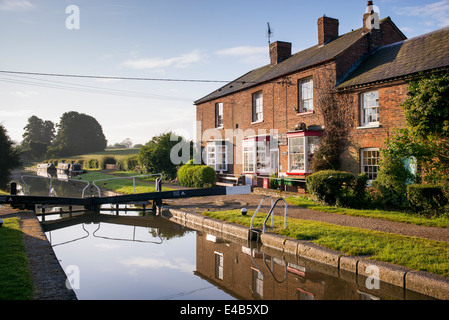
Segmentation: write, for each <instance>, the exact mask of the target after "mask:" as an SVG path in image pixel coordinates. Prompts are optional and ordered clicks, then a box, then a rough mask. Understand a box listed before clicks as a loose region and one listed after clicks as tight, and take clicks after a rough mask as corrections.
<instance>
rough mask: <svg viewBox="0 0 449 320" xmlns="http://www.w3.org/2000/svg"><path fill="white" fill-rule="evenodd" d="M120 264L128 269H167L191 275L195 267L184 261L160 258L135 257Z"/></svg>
mask: <svg viewBox="0 0 449 320" xmlns="http://www.w3.org/2000/svg"><path fill="white" fill-rule="evenodd" d="M122 264H124V265H125V266H128V267H135V268H144V269H162V268H168V269H172V270H179V271H182V272H187V273H191V272H192V271H193V270H195V266H194V265H193V264H191V263H190V262H189V261H187V260H185V259H174V260H173V261H170V260H167V259H161V258H157V259H156V258H143V257H136V258H132V259H128V260H126V261H122Z"/></svg>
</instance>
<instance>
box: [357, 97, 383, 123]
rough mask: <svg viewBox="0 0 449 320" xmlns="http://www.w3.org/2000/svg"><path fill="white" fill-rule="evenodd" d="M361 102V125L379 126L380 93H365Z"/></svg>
mask: <svg viewBox="0 0 449 320" xmlns="http://www.w3.org/2000/svg"><path fill="white" fill-rule="evenodd" d="M360 100H361V101H360V105H361V125H362V126H369V125H379V91H371V92H365V93H363V94H362V95H361V97H360Z"/></svg>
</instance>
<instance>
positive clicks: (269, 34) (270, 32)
mask: <svg viewBox="0 0 449 320" xmlns="http://www.w3.org/2000/svg"><path fill="white" fill-rule="evenodd" d="M267 26H268V30H267V37H268V45H270V44H271V37H272V36H273V30H272V29H271V27H270V23H269V22H268V23H267Z"/></svg>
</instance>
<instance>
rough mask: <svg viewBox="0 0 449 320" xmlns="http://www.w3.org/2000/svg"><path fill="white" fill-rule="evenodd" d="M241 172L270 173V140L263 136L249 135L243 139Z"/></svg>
mask: <svg viewBox="0 0 449 320" xmlns="http://www.w3.org/2000/svg"><path fill="white" fill-rule="evenodd" d="M242 163H243V172H244V173H247V174H249V173H251V174H254V173H255V174H270V171H271V168H270V140H269V139H268V136H267V137H265V136H263V137H251V138H247V139H245V140H243V162H242Z"/></svg>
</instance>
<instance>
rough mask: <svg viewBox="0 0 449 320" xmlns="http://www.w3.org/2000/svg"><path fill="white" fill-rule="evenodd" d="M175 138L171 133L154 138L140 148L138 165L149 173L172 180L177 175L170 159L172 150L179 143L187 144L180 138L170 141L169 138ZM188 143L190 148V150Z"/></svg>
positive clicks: (174, 165)
mask: <svg viewBox="0 0 449 320" xmlns="http://www.w3.org/2000/svg"><path fill="white" fill-rule="evenodd" d="M173 136H176V135H174V134H173V133H172V132H168V133H164V134H161V135H158V136H155V137H153V138H152V139H151V141H149V142H148V143H147V144H146V145H144V146H143V147H142V148H140V151H139V154H138V160H139V163H140V165H141V166H142V167H143V168H144V169H145V170H146V171H147V172H151V173H162V174H164V175H166V176H167V177H169V178H171V179H174V178H175V177H176V174H177V170H178V165H177V164H174V163H173V161H172V159H171V152H172V149H173V148H174V147H175V146H176V145H177V144H178V143H180V142H184V143H188V142H186V141H185V140H184V138H182V137H177V136H176V137H177V139H176V140H174V141H172V139H171V137H173ZM191 145H192V144H191V143H190V148H191Z"/></svg>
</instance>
